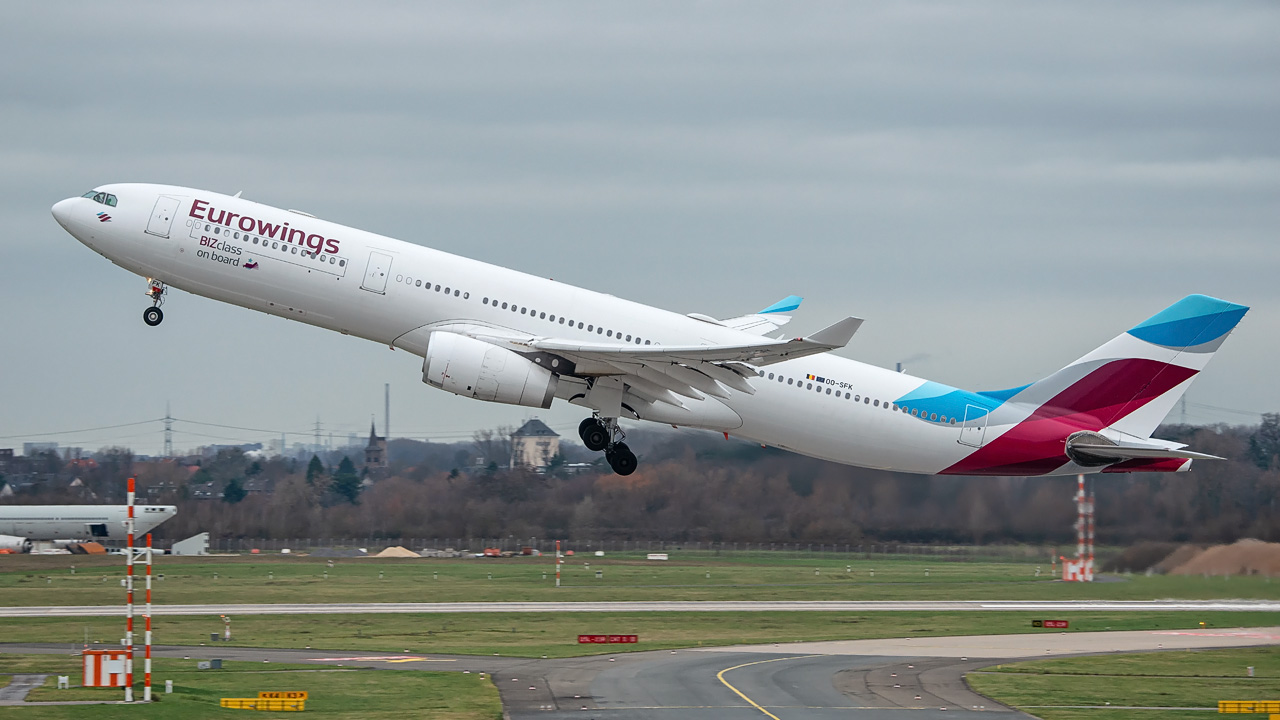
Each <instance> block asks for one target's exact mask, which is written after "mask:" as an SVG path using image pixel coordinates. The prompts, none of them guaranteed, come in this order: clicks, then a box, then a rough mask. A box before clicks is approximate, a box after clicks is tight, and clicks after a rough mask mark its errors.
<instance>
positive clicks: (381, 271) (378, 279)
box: [360, 250, 391, 295]
mask: <svg viewBox="0 0 1280 720" xmlns="http://www.w3.org/2000/svg"><path fill="white" fill-rule="evenodd" d="M389 272H391V256H390V255H387V254H385V253H380V252H378V251H377V250H373V251H370V252H369V266H368V267H366V268H365V271H364V282H362V283H360V287H362V288H364V289H365V290H368V291H369V292H375V293H378V294H379V295H385V294H386V292H387V273H389Z"/></svg>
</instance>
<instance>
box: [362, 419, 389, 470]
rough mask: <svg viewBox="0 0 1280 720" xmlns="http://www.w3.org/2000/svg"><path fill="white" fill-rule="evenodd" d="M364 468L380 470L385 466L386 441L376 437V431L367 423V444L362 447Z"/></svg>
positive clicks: (373, 426) (375, 428)
mask: <svg viewBox="0 0 1280 720" xmlns="http://www.w3.org/2000/svg"><path fill="white" fill-rule="evenodd" d="M364 466H365V467H366V468H369V469H381V468H385V467H386V466H387V439H386V438H384V437H378V429H377V427H376V426H375V425H374V424H373V421H372V420H370V421H369V444H368V445H366V446H365V447H364Z"/></svg>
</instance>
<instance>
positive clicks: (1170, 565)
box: [1151, 545, 1204, 575]
mask: <svg viewBox="0 0 1280 720" xmlns="http://www.w3.org/2000/svg"><path fill="white" fill-rule="evenodd" d="M1202 552H1204V548H1202V547H1200V546H1199V545H1183V546H1181V547H1179V548H1178V549H1177V550H1174V551H1173V552H1171V553H1169V555H1168V556H1167V557H1165V558H1164V559H1163V560H1161V561H1160V562H1158V563H1156V564H1155V565H1152V566H1151V570H1152V571H1154V572H1157V573H1160V574H1161V575H1164V574H1166V573H1171V572H1173V571H1174V569H1175V568H1179V567H1181V566H1183V565H1186V564H1187V563H1189V562H1191V561H1192V560H1193V559H1195V557H1196V556H1197V555H1199V554H1200V553H1202Z"/></svg>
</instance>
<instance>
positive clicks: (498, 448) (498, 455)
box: [471, 425, 515, 468]
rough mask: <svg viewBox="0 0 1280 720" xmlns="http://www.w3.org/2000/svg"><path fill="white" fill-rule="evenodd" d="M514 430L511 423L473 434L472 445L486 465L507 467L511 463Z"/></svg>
mask: <svg viewBox="0 0 1280 720" xmlns="http://www.w3.org/2000/svg"><path fill="white" fill-rule="evenodd" d="M513 432H515V430H514V429H513V428H512V427H511V426H510V425H502V426H500V427H498V428H497V429H496V430H477V431H475V434H473V435H472V436H471V445H472V446H473V447H474V448H475V449H476V454H477V455H479V456H480V459H481V461H482V463H483V464H484V465H486V466H493V465H496V466H498V467H500V468H505V467H507V466H508V465H510V464H511V433H513Z"/></svg>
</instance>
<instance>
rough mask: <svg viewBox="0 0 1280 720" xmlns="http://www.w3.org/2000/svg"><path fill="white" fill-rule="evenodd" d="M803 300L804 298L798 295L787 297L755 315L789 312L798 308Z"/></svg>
mask: <svg viewBox="0 0 1280 720" xmlns="http://www.w3.org/2000/svg"><path fill="white" fill-rule="evenodd" d="M803 300H804V298H802V297H800V296H798V295H788V296H786V297H784V298H782V299H781V300H779V301H778V302H776V303H774V304H772V305H770V306H769V307H767V308H765V309H763V310H761V311H760V312H758V313H756V314H757V315H767V314H769V313H780V312H791V311H792V310H795V309H796V308H798V307H800V303H801V301H803Z"/></svg>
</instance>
